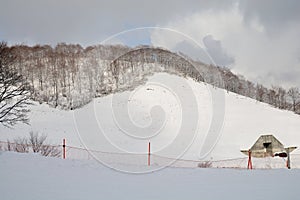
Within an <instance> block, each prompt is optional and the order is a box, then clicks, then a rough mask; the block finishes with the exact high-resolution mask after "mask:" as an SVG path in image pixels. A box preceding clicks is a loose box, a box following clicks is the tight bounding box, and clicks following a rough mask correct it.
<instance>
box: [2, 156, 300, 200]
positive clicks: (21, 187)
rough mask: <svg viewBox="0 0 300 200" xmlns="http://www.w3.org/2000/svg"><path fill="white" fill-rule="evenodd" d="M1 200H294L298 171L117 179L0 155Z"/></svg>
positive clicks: (90, 165)
mask: <svg viewBox="0 0 300 200" xmlns="http://www.w3.org/2000/svg"><path fill="white" fill-rule="evenodd" d="M0 178H1V181H0V198H1V199H10V200H18V199H22V200H40V199H43V200H53V199H55V200H59V199H62V200H75V199H111V200H113V199H126V200H127V199H129V200H135V199H137V200H140V199H173V200H176V199H178V200H181V199H210V200H214V199H216V200H219V199H232V200H235V199H244V200H252V199H257V200H263V199H273V200H281V199H298V197H299V195H300V192H299V190H298V183H299V179H300V171H299V170H298V169H293V170H286V169H276V170H271V171H266V170H252V171H248V170H234V169H200V168H196V169H183V168H167V169H165V170H161V171H157V172H155V173H149V174H141V175H132V174H126V173H118V172H116V171H114V170H111V169H109V168H106V167H103V166H101V165H99V164H98V163H95V162H93V161H82V160H81V161H79V160H62V159H59V158H46V157H42V156H39V155H34V154H18V153H13V152H1V153H0Z"/></svg>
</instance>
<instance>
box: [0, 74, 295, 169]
mask: <svg viewBox="0 0 300 200" xmlns="http://www.w3.org/2000/svg"><path fill="white" fill-rule="evenodd" d="M223 97H224V98H223ZM222 109H224V111H223V110H222ZM31 110H32V111H31V113H30V121H31V122H30V123H31V125H30V126H28V125H22V124H21V125H17V126H16V127H15V128H14V129H8V128H5V127H0V132H1V134H0V140H2V141H6V140H7V139H10V140H12V139H13V138H16V137H19V136H24V135H25V136H27V135H28V133H29V132H30V131H35V132H39V133H40V134H46V135H47V136H48V142H50V143H52V144H61V142H62V139H63V138H66V140H67V145H69V146H75V147H82V148H88V149H92V150H99V151H105V152H114V153H124V152H125V153H129V154H132V155H135V154H145V153H147V149H148V142H151V152H152V153H153V154H155V155H160V156H165V157H171V158H179V157H180V158H182V159H190V160H213V161H215V160H223V159H234V158H243V159H241V160H240V159H238V160H235V161H230V162H229V163H230V165H229V164H228V162H227V163H222V162H217V163H215V164H216V165H215V166H217V167H222V166H230V167H240V166H246V164H247V163H246V162H247V159H246V160H245V158H246V156H245V155H243V154H242V153H240V150H241V149H248V148H250V147H251V146H252V144H253V143H254V142H255V141H256V139H257V138H258V137H259V136H260V135H262V134H273V135H274V136H275V137H277V138H278V139H279V140H280V141H281V142H282V143H283V144H284V145H285V146H297V147H299V146H300V116H299V115H296V114H293V113H292V112H289V111H282V110H279V109H276V108H273V107H271V106H270V105H267V104H264V103H259V102H257V101H256V100H253V99H250V98H246V97H243V96H240V95H237V94H234V93H227V92H226V91H224V90H221V89H216V88H212V87H211V86H210V85H206V84H204V83H198V82H195V81H193V80H191V79H185V78H182V77H178V76H176V75H170V74H166V73H158V74H155V75H153V76H151V77H149V79H148V82H147V83H146V84H145V85H142V86H140V87H138V88H136V89H135V90H133V91H125V92H122V93H118V94H112V95H109V96H106V97H102V98H97V99H94V101H93V102H91V103H89V104H88V105H86V106H84V107H83V108H81V109H77V110H75V111H63V110H59V109H54V108H51V107H49V106H48V105H46V104H42V105H39V104H37V103H36V104H35V105H34V106H32V107H31ZM216 121H217V123H215V122H216ZM210 150H211V151H210ZM299 152H300V151H299V150H296V151H294V152H293V154H295V155H296V154H299ZM206 153H209V154H207V155H206ZM67 154H68V153H67ZM75 154H76V153H73V155H72V152H71V150H70V151H69V154H68V155H72V156H73V157H74V158H75V157H76V155H75ZM203 155H205V156H203ZM94 156H96V157H97V158H98V159H100V160H101V161H103V162H104V163H106V164H107V162H110V164H111V162H114V161H116V160H118V159H119V157H118V158H117V157H116V160H114V159H111V158H112V157H109V161H108V160H107V159H106V158H103V156H102V155H101V156H102V157H98V156H97V155H94ZM295 158H297V160H295V159H294V160H293V158H292V164H293V165H294V167H299V168H300V156H295ZM156 160H157V163H155V157H154V161H153V163H154V164H157V165H160V163H159V162H160V161H161V162H162V163H164V164H163V165H168V164H169V163H168V161H166V159H164V160H163V159H160V160H159V159H156ZM274 160H276V159H274ZM141 162H143V164H144V163H146V161H145V159H144V158H142V161H141ZM258 162H260V161H257V162H256V163H255V160H254V166H256V165H257V166H261V165H259V164H258ZM265 162H267V164H266V165H268V166H269V167H273V165H272V160H267V161H265ZM190 163H192V162H190ZM220 163H221V164H220ZM275 163H276V164H275V165H276V167H284V166H285V164H284V161H283V160H282V159H280V160H278V159H277V160H276V162H275ZM192 166H197V163H196V164H192Z"/></svg>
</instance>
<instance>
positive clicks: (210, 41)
mask: <svg viewBox="0 0 300 200" xmlns="http://www.w3.org/2000/svg"><path fill="white" fill-rule="evenodd" d="M203 43H204V45H205V46H206V48H207V51H208V53H209V55H210V56H211V58H212V59H213V61H214V62H215V64H217V65H219V66H228V65H230V64H233V63H234V59H233V58H232V57H230V56H229V55H227V53H226V52H225V50H224V49H223V48H222V44H221V41H219V40H215V39H214V38H213V36H211V35H208V36H206V37H204V38H203Z"/></svg>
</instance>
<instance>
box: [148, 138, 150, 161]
mask: <svg viewBox="0 0 300 200" xmlns="http://www.w3.org/2000/svg"><path fill="white" fill-rule="evenodd" d="M148 166H150V142H149V144H148Z"/></svg>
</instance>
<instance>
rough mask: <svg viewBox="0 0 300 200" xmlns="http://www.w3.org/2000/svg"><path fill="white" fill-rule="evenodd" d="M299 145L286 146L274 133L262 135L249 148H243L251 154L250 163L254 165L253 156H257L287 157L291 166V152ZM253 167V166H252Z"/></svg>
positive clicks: (245, 152) (288, 164) (247, 153)
mask: <svg viewBox="0 0 300 200" xmlns="http://www.w3.org/2000/svg"><path fill="white" fill-rule="evenodd" d="M296 148H297V147H284V146H283V144H282V143H281V142H280V141H279V140H278V139H277V138H275V137H274V136H273V135H261V136H260V137H259V138H258V139H257V140H256V142H255V143H254V145H253V146H252V147H251V148H250V149H249V150H241V152H242V153H244V154H246V155H248V156H249V161H248V168H249V165H251V166H252V163H251V156H252V157H256V158H264V157H274V156H279V157H287V158H288V160H287V166H288V168H290V153H291V152H292V151H294V150H295V149H296ZM251 168H252V167H251Z"/></svg>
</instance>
